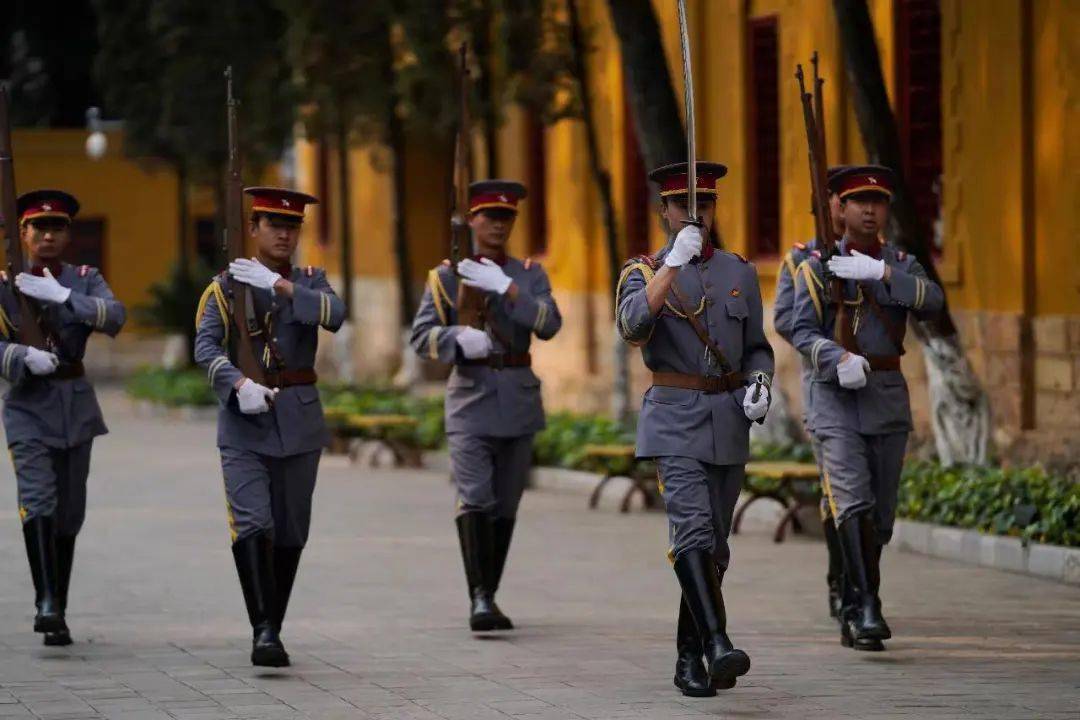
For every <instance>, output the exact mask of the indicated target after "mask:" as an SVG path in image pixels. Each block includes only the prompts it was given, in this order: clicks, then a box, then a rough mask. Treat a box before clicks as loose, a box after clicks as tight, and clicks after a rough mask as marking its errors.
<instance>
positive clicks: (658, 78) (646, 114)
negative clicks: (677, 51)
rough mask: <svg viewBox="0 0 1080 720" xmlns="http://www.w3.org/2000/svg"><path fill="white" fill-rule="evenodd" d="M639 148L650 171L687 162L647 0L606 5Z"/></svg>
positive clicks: (621, 0)
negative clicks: (618, 53) (617, 40)
mask: <svg viewBox="0 0 1080 720" xmlns="http://www.w3.org/2000/svg"><path fill="white" fill-rule="evenodd" d="M608 8H609V10H610V11H611V19H612V21H613V23H614V25H615V33H616V34H617V35H618V38H619V48H620V50H621V54H622V63H623V74H624V76H625V78H626V94H627V99H628V100H629V102H630V108H631V110H632V112H633V113H634V127H635V128H636V130H637V136H638V137H637V139H638V146H639V147H640V148H641V154H642V156H643V157H644V159H645V165H646V166H647V167H649V168H656V167H660V166H661V165H665V164H667V163H673V162H680V161H683V160H686V136H685V135H684V130H683V124H682V118H681V116H680V115H679V103H678V101H677V100H676V98H675V88H674V86H673V85H672V84H671V73H670V72H669V71H668V65H667V59H666V56H665V55H664V44H663V42H662V41H661V39H660V26H659V24H658V23H657V21H656V14H655V13H654V12H653V7H652V1H651V0H608Z"/></svg>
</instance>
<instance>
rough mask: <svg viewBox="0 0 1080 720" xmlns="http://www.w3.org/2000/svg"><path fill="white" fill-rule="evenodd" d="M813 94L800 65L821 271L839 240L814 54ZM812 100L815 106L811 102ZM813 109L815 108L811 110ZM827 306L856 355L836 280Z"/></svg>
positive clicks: (797, 75) (841, 337)
mask: <svg viewBox="0 0 1080 720" xmlns="http://www.w3.org/2000/svg"><path fill="white" fill-rule="evenodd" d="M812 62H813V65H814V94H813V95H811V94H810V93H809V92H807V90H806V81H805V78H804V76H803V69H802V65H801V64H800V65H796V66H795V79H796V80H797V81H798V83H799V96H800V98H801V100H802V109H803V122H804V124H805V125H806V143H807V148H808V154H809V160H810V186H811V188H812V194H813V199H814V200H813V207H814V229H815V231H816V233H817V241H818V248H819V249H820V252H821V264H822V267H823V268H824V267H825V266H826V263H827V262H828V261H829V258H830V257H832V256H833V255H835V254H836V253H837V252H838V248H839V238H837V237H836V232H835V231H834V229H833V224H832V212H831V211H830V208H829V188H828V159H827V157H826V155H825V107H824V102H823V100H822V86H823V85H824V83H825V81H824V80H823V79H822V78H821V77H820V76H819V75H818V62H817V52H814V55H813V58H812ZM815 100H816V102H815ZM815 106H816V107H815ZM828 291H829V293H828V294H829V303H830V304H832V305H835V306H836V337H837V340H838V341H839V342H840V344H841V345H842V346H843V347H844V349H846V350H848V351H849V352H857V351H858V348H857V345H856V344H855V334H854V330H853V328H852V326H851V322H850V320H849V318H848V310H847V305H846V304H845V303H844V284H843V281H842V280H841V279H840V278H837V277H833V278H832V279H831V280H829V281H828Z"/></svg>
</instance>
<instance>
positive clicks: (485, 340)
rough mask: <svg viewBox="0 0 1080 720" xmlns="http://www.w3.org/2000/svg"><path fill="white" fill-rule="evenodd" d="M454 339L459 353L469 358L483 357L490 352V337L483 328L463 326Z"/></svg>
mask: <svg viewBox="0 0 1080 720" xmlns="http://www.w3.org/2000/svg"><path fill="white" fill-rule="evenodd" d="M454 339H455V340H456V341H457V344H458V347H459V348H461V354H462V355H464V356H465V357H466V358H468V359H469V360H476V359H477V358H484V357H487V356H488V355H490V354H491V347H492V346H491V338H489V337H488V334H487V333H486V332H484V331H483V330H477V329H476V328H474V327H463V328H461V332H459V333H458V334H457V337H456V338H454Z"/></svg>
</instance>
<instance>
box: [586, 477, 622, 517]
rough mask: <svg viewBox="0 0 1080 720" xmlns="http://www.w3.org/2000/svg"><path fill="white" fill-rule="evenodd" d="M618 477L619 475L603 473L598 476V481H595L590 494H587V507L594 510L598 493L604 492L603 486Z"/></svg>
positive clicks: (598, 499) (598, 496) (598, 497)
mask: <svg viewBox="0 0 1080 720" xmlns="http://www.w3.org/2000/svg"><path fill="white" fill-rule="evenodd" d="M617 477H620V476H619V475H605V476H604V477H602V478H600V482H598V483H596V487H594V488H593V491H592V494H591V495H589V509H590V510H595V509H596V506H597V505H598V504H599V503H600V495H601V494H602V493H603V492H604V486H605V485H607V484H608V483H609V482H611V481H612V480H613V479H615V478H617Z"/></svg>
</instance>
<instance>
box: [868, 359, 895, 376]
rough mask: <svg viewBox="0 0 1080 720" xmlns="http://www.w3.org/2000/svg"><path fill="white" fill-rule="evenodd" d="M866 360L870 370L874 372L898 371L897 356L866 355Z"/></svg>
mask: <svg viewBox="0 0 1080 720" xmlns="http://www.w3.org/2000/svg"><path fill="white" fill-rule="evenodd" d="M866 359H867V361H869V363H870V369H871V370H873V371H874V372H881V371H883V370H900V356H899V355H868V356H867V358H866Z"/></svg>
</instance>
